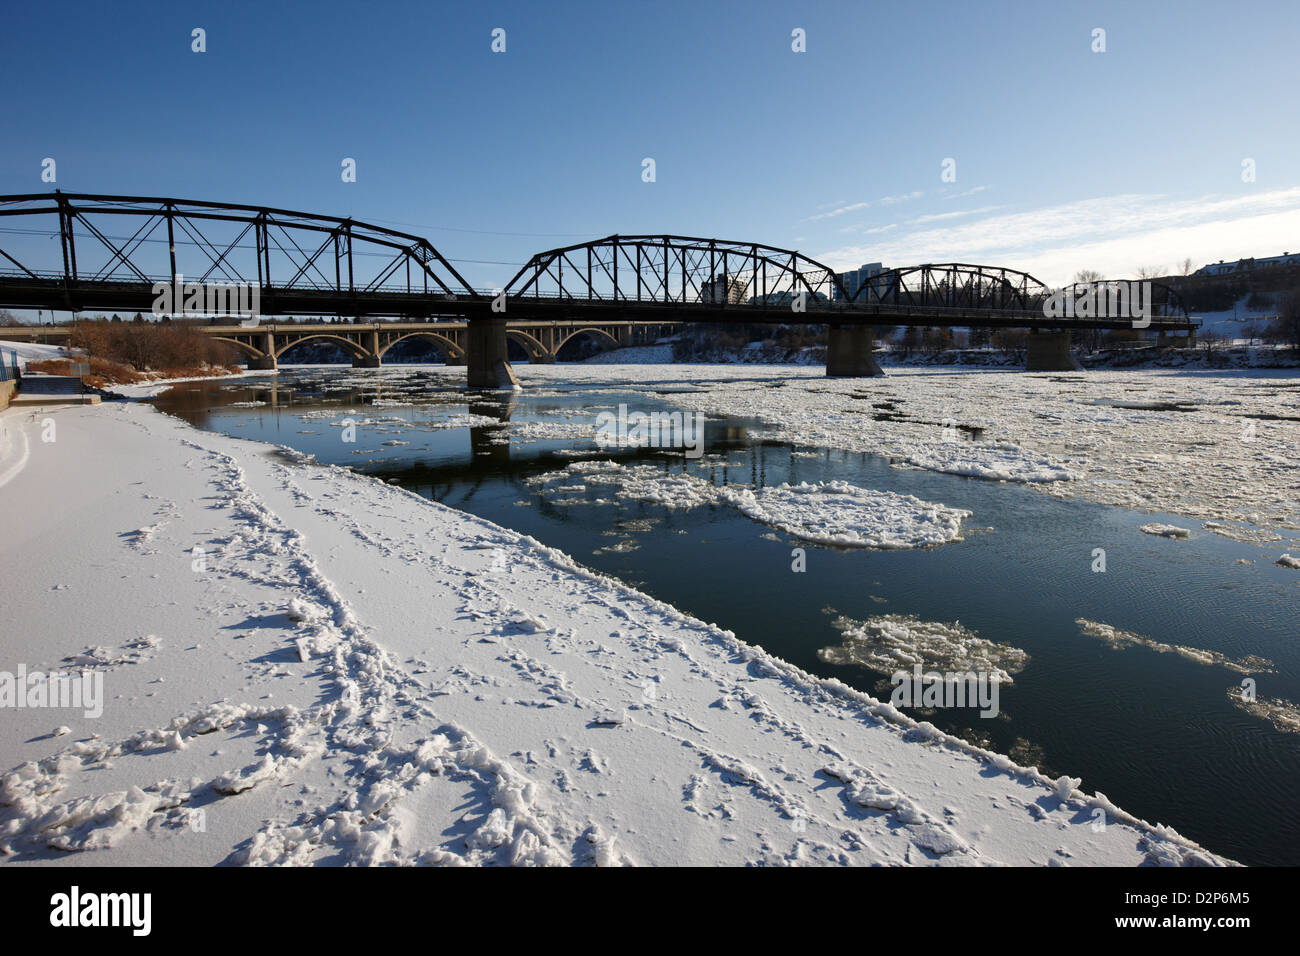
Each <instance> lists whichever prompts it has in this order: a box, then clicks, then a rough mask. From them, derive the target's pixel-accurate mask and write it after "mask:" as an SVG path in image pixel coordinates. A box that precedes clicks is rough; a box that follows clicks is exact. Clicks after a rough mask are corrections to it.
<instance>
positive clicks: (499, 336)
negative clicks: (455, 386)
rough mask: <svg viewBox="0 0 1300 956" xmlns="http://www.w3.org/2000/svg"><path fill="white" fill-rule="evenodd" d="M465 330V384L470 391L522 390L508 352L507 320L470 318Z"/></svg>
mask: <svg viewBox="0 0 1300 956" xmlns="http://www.w3.org/2000/svg"><path fill="white" fill-rule="evenodd" d="M468 325H469V327H468V328H467V329H466V330H465V340H466V342H465V345H466V348H465V364H466V369H465V383H466V384H467V385H468V386H469V387H470V388H518V387H519V380H518V379H516V378H515V373H514V371H513V370H512V369H511V368H510V360H509V357H508V354H507V352H506V320H505V319H504V318H498V317H496V316H493V317H490V318H480V319H470V320H469V323H468Z"/></svg>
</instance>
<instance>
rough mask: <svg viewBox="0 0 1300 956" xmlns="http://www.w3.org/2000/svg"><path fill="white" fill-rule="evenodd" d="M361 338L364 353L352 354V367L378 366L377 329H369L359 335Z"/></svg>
mask: <svg viewBox="0 0 1300 956" xmlns="http://www.w3.org/2000/svg"><path fill="white" fill-rule="evenodd" d="M361 340H362V341H363V342H364V343H365V345H366V354H365V355H354V356H352V367H353V368H379V366H380V361H379V330H378V329H371V330H370V331H369V332H365V333H363V334H362V336H361Z"/></svg>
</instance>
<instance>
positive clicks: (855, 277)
mask: <svg viewBox="0 0 1300 956" xmlns="http://www.w3.org/2000/svg"><path fill="white" fill-rule="evenodd" d="M888 271H889V270H888V269H886V268H885V267H884V266H883V265H882V264H881V263H879V262H868V263H867V264H866V265H861V266H858V267H857V268H856V269H853V270H851V271H849V272H837V273H836V274H835V275H836V278H838V279H839V280H840V284H841V285H842V286H844V291H845V292H846V293H847V294H848V297H849V298H850V299H854V298H856V297H857V295H858V290H859V289H861V288H862V287H863V286H864V285H869V284H870V282H871V280H872V279H873V278H875V277H876V276H878V275H880V274H881V273H882V272H888ZM835 297H836V298H837V299H838V298H839V297H840V293H839V290H838V289H837V290H836V291H835Z"/></svg>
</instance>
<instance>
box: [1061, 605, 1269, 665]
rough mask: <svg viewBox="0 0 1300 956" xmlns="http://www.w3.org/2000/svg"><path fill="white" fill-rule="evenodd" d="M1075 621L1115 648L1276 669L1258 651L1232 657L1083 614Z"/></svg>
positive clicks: (1206, 661) (1208, 662)
mask: <svg viewBox="0 0 1300 956" xmlns="http://www.w3.org/2000/svg"><path fill="white" fill-rule="evenodd" d="M1074 623H1075V624H1078V625H1079V629H1080V630H1081V631H1083V633H1084V634H1087V635H1088V636H1090V637H1095V638H1097V639H1098V640H1100V641H1105V642H1106V643H1107V644H1109V645H1110V646H1111V647H1113V648H1115V649H1116V650H1120V649H1122V648H1127V647H1138V646H1141V647H1149V648H1150V649H1151V650H1153V651H1155V652H1157V653H1159V654H1169V653H1174V654H1178V655H1179V656H1180V657H1185V658H1187V659H1188V660H1189V661H1195V662H1196V663H1198V664H1205V665H1207V666H1214V665H1217V666H1219V667H1226V668H1228V670H1231V671H1236V672H1237V673H1239V674H1271V673H1273V662H1272V661H1270V660H1268V659H1267V658H1264V657H1259V656H1258V655H1255V654H1247V655H1246V656H1245V657H1243V658H1241V659H1240V660H1233V659H1232V658H1231V657H1228V656H1227V655H1225V654H1221V653H1219V652H1218V651H1207V650H1203V649H1202V648H1199V647H1188V646H1187V645H1185V644H1166V643H1164V642H1163V641H1157V640H1156V639H1155V638H1151V637H1147V636H1146V635H1145V634H1135V633H1133V632H1132V631H1122V630H1120V629H1119V628H1117V627H1111V626H1110V625H1109V624H1102V623H1101V622H1099V621H1090V620H1088V619H1087V618H1084V617H1081V618H1076V619H1075V622H1074Z"/></svg>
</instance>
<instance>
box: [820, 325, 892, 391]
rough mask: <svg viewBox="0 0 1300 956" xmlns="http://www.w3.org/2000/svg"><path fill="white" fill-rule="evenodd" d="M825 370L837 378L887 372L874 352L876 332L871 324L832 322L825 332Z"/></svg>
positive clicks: (862, 376)
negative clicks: (840, 323) (839, 323)
mask: <svg viewBox="0 0 1300 956" xmlns="http://www.w3.org/2000/svg"><path fill="white" fill-rule="evenodd" d="M826 336H827V341H826V374H827V375H831V376H835V377H838V378H867V377H874V376H878V375H884V374H885V370H884V369H882V368H881V367H880V364H879V363H878V362H877V361H876V357H875V355H873V354H872V352H871V350H872V347H873V346H874V345H875V340H876V339H875V335H874V333H873V331H872V328H871V326H869V325H832V326H830V327H829V328H828V329H827V332H826Z"/></svg>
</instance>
